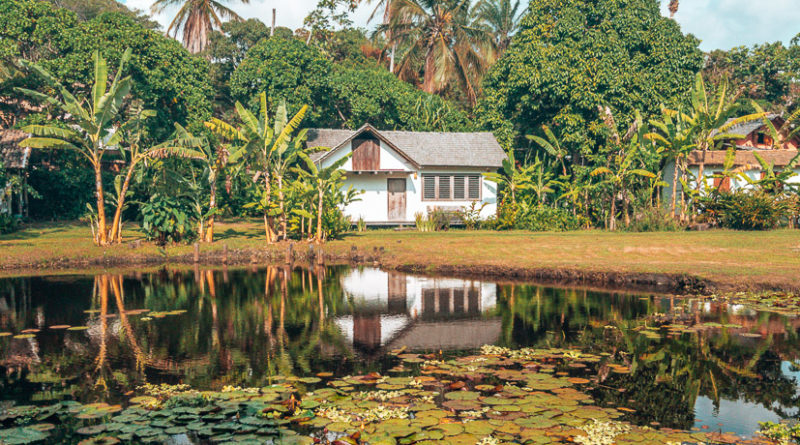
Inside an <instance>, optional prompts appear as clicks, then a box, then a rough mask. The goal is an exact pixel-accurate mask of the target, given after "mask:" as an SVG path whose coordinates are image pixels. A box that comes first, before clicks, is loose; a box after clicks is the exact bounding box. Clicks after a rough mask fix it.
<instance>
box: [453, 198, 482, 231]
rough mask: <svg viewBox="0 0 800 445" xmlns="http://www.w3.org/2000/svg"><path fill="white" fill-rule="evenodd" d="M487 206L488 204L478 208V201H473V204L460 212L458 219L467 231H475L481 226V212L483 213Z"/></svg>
mask: <svg viewBox="0 0 800 445" xmlns="http://www.w3.org/2000/svg"><path fill="white" fill-rule="evenodd" d="M486 206H487V203H483V204H481V205H480V206H478V201H472V204H470V205H469V206H464V207H462V208H461V209H460V210H459V211H458V219H460V220H461V223H462V224H464V228H465V229H467V230H475V229H477V228H478V227H479V226H480V223H481V211H483V208H484V207H486Z"/></svg>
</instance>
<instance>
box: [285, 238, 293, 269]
mask: <svg viewBox="0 0 800 445" xmlns="http://www.w3.org/2000/svg"><path fill="white" fill-rule="evenodd" d="M293 259H294V244H293V243H289V244H288V245H287V246H286V258H284V260H285V261H286V264H289V263H291V262H292V260H293Z"/></svg>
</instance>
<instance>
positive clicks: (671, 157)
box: [645, 108, 695, 219]
mask: <svg viewBox="0 0 800 445" xmlns="http://www.w3.org/2000/svg"><path fill="white" fill-rule="evenodd" d="M661 113H662V118H661V120H656V119H653V120H651V121H650V125H652V126H653V127H655V128H656V129H657V130H658V131H656V132H650V133H647V134H646V135H645V138H647V139H648V140H651V141H653V142H655V144H656V147H657V152H658V153H659V154H661V156H663V158H664V161H667V162H669V161H672V163H673V165H674V171H673V175H672V196H671V201H672V202H671V203H670V216H671V217H673V218H674V217H675V210H676V207H677V197H678V193H677V190H678V176H679V173H678V172H681V173H680V175H681V176H685V172H686V159H687V156H688V155H689V152H691V151H692V150H693V149H694V148H695V144H694V143H693V140H692V138H693V136H694V135H693V133H694V130H695V127H694V126H692V125H690V124H689V117H688V116H687V115H686V114H684V113H683V112H682V111H680V110H678V111H676V110H669V109H666V108H664V109H662V110H661ZM684 203H685V201H684V194H683V192H681V215H680V217H681V219H683V217H684V213H685V206H684V205H683V204H684Z"/></svg>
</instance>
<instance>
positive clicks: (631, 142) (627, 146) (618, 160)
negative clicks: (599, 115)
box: [590, 113, 656, 230]
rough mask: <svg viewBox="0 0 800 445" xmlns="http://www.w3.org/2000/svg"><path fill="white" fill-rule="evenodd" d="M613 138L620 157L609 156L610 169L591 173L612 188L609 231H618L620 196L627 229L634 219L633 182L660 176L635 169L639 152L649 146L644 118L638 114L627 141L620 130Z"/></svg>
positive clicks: (627, 134)
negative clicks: (630, 205) (631, 205)
mask: <svg viewBox="0 0 800 445" xmlns="http://www.w3.org/2000/svg"><path fill="white" fill-rule="evenodd" d="M611 131H612V133H613V135H612V138H611V139H610V140H609V142H610V143H611V144H612V146H615V145H618V146H619V147H620V149H619V151H617V153H616V154H612V155H611V156H609V162H608V164H607V165H606V166H603V167H597V168H595V169H594V170H592V172H591V173H590V176H592V177H596V176H601V175H602V176H604V177H605V178H606V179H604V180H603V181H602V182H601V184H607V185H609V186H610V187H611V205H610V207H611V208H610V212H609V215H608V218H609V221H608V228H609V229H610V230H616V228H617V223H616V213H617V206H616V203H617V194H621V195H622V205H623V214H624V218H625V225H626V226H627V225H628V224H630V215H629V214H628V203H629V196H628V188H629V185H630V183H631V180H632V179H633V178H635V177H643V178H655V177H656V175H655V174H654V173H653V172H651V171H649V170H646V169H644V168H635V167H636V164H637V163H638V161H639V154H640V153H639V152H640V150H641V147H642V144H645V143H647V140H646V138H645V135H646V134H647V129H646V128H645V127H644V126H643V125H642V118H641V116H640V115H639V113H636V120H635V121H634V122H633V124H632V125H631V127H630V128H629V129H628V132H627V133H626V134H625V136H624V137H622V138H620V137H619V135H618V134H617V133H616V129H613V128H612V129H611Z"/></svg>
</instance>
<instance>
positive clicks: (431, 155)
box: [307, 124, 505, 167]
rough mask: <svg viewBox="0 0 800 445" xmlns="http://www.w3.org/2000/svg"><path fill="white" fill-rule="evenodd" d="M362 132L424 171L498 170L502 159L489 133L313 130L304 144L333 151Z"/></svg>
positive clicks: (369, 127)
mask: <svg viewBox="0 0 800 445" xmlns="http://www.w3.org/2000/svg"><path fill="white" fill-rule="evenodd" d="M364 132H370V133H374V134H375V136H377V137H378V138H379V139H385V140H386V141H387V142H389V143H390V144H392V145H394V146H395V147H396V148H397V149H398V150H399V151H400V152H401V153H402V154H404V155H406V156H407V157H408V158H409V159H410V160H411V161H413V162H415V163H416V164H418V165H421V166H423V167H428V166H440V167H500V166H502V162H503V159H505V153H504V152H503V149H502V148H501V147H500V144H498V143H497V140H496V139H495V138H494V135H492V133H488V132H474V133H445V132H428V131H378V130H375V129H374V128H373V127H372V126H370V125H368V124H367V125H364V126H363V127H361V128H360V129H358V130H341V129H330V128H312V129H310V130H309V131H308V140H307V144H308V146H318V147H329V148H331V149H332V150H333V149H336V148H338V147H339V146H341V145H342V144H344V143H345V142H348V141H349V140H351V139H352V138H353V137H354V136H356V135H357V134H358V133H364ZM326 153H328V152H320V153H315V154H314V155H312V156H311V157H312V159H314V160H317V159H320V158H322V157H324V156H325V154H326Z"/></svg>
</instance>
